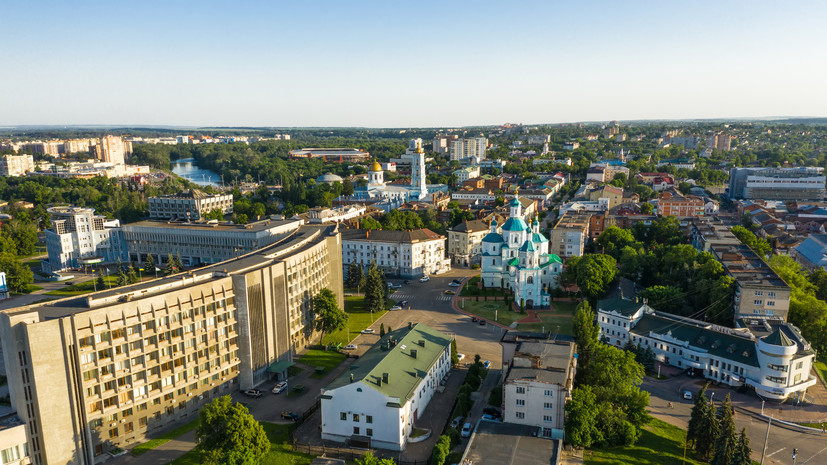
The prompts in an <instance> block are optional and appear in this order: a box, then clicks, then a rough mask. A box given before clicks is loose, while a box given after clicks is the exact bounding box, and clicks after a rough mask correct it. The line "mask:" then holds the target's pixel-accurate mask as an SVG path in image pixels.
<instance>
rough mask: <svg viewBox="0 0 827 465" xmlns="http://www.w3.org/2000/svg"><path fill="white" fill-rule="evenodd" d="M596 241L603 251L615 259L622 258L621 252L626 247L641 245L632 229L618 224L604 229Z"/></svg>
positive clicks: (638, 246)
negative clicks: (621, 227) (623, 227)
mask: <svg viewBox="0 0 827 465" xmlns="http://www.w3.org/2000/svg"><path fill="white" fill-rule="evenodd" d="M596 242H597V245H598V246H600V248H601V249H602V250H603V253H605V254H608V255H611V256H612V257H614V258H615V260H618V259H620V253H621V250H622V249H623V248H624V247H630V246H631V247H635V248H640V247H641V244H640V243H638V242H637V241H635V237H634V236H633V235H632V233H631V231H629V230H628V229H620V228H618V227H617V226H609V227H608V228H606V229H605V230H603V232H602V233H600V235H599V236H598V237H597V240H596Z"/></svg>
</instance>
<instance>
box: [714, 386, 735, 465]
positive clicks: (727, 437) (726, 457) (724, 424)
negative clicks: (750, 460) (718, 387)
mask: <svg viewBox="0 0 827 465" xmlns="http://www.w3.org/2000/svg"><path fill="white" fill-rule="evenodd" d="M718 425H719V430H718V436H717V437H716V438H715V449H714V453H713V454H712V461H710V462H709V463H710V465H729V464H730V463H732V458H733V456H734V455H735V448H736V445H737V442H738V437H737V433H736V432H735V421H734V419H733V418H732V403H731V402H730V400H729V394H727V395H726V399H725V400H724V403H723V404H721V406H720V407H719V408H718Z"/></svg>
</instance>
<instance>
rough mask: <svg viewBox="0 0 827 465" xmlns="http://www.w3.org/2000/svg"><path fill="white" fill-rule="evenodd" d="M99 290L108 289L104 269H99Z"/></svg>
mask: <svg viewBox="0 0 827 465" xmlns="http://www.w3.org/2000/svg"><path fill="white" fill-rule="evenodd" d="M95 286H97V288H98V290H101V289H106V281H105V280H104V279H103V271H98V279H97V280H95Z"/></svg>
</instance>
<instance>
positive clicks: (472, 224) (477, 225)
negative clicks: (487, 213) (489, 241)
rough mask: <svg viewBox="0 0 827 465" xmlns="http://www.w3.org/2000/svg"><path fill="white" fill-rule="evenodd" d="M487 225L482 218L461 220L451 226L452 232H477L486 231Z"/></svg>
mask: <svg viewBox="0 0 827 465" xmlns="http://www.w3.org/2000/svg"><path fill="white" fill-rule="evenodd" d="M488 229H489V228H488V225H487V224H485V221H482V220H471V221H463V222H462V223H460V224H458V225H456V226H454V227H453V228H451V231H454V232H478V231H488Z"/></svg>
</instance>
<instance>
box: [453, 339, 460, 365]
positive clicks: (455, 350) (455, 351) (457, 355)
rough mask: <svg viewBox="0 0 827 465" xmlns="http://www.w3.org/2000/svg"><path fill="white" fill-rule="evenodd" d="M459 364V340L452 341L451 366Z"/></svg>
mask: <svg viewBox="0 0 827 465" xmlns="http://www.w3.org/2000/svg"><path fill="white" fill-rule="evenodd" d="M457 363H459V353H458V352H457V340H456V339H451V365H456V364H457Z"/></svg>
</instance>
